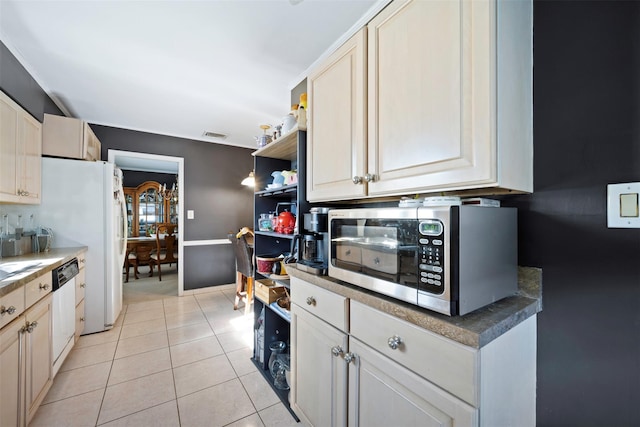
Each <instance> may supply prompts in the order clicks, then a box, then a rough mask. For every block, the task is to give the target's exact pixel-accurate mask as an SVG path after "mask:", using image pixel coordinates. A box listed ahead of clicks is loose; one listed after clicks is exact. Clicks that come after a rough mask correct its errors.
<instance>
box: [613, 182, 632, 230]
mask: <svg viewBox="0 0 640 427" xmlns="http://www.w3.org/2000/svg"><path fill="white" fill-rule="evenodd" d="M607 227H609V228H640V182H631V183H627V184H609V185H607Z"/></svg>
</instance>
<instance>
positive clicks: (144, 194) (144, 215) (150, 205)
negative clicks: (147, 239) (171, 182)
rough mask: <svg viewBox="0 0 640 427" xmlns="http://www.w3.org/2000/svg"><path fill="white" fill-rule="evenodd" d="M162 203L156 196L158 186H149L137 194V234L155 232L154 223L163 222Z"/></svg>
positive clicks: (143, 234) (147, 234)
mask: <svg viewBox="0 0 640 427" xmlns="http://www.w3.org/2000/svg"><path fill="white" fill-rule="evenodd" d="M163 218H164V204H163V203H162V201H161V200H159V198H158V187H157V186H151V187H150V188H147V189H144V190H143V191H141V192H140V193H139V195H138V234H139V235H140V236H149V235H151V234H153V233H155V225H156V224H158V223H161V222H163Z"/></svg>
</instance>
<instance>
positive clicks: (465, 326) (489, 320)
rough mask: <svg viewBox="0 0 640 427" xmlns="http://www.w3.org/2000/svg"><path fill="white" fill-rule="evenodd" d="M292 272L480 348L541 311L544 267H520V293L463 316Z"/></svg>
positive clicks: (348, 296) (420, 325) (293, 267)
mask: <svg viewBox="0 0 640 427" xmlns="http://www.w3.org/2000/svg"><path fill="white" fill-rule="evenodd" d="M287 271H288V272H289V275H291V276H293V277H296V278H299V279H302V280H305V281H306V282H309V283H312V284H314V285H317V286H319V287H321V288H324V289H327V290H329V291H332V292H335V293H336V294H339V295H342V296H344V297H346V298H349V299H352V300H354V301H358V302H360V303H363V304H365V305H368V306H370V307H372V308H375V309H377V310H380V311H382V312H385V313H388V314H390V315H392V316H395V317H397V318H399V319H402V320H404V321H406V322H409V323H411V324H414V325H416V326H418V327H420V328H423V329H426V330H428V331H431V332H433V333H436V334H438V335H441V336H444V337H446V338H449V339H451V340H453V341H456V342H459V343H460V344H464V345H467V346H470V347H474V348H481V347H484V346H485V345H487V344H489V343H490V342H491V341H493V340H495V339H496V338H498V337H499V336H501V335H503V334H504V333H506V332H507V331H509V330H510V329H512V328H514V327H515V326H517V325H518V324H520V323H522V322H523V321H525V320H526V319H528V318H529V317H531V316H534V315H535V314H537V313H539V312H540V311H542V270H541V269H539V268H535V267H518V293H517V294H516V295H513V296H510V297H507V298H504V299H502V300H500V301H497V302H495V303H493V304H490V305H488V306H486V307H483V308H481V309H478V310H475V311H473V312H471V313H469V314H467V315H464V316H453V317H451V316H445V315H443V314H439V313H436V312H433V311H430V310H427V309H423V308H421V307H418V306H415V305H411V304H408V303H405V302H403V301H399V300H396V299H393V298H390V297H387V296H385V295H381V294H378V293H376V292H372V291H369V290H368V289H364V288H360V287H358V286H354V285H351V284H349V283H347V282H343V281H341V280H337V279H334V278H331V277H328V276H316V275H313V274H310V273H307V272H304V271H301V270H298V269H297V268H295V265H291V266H287Z"/></svg>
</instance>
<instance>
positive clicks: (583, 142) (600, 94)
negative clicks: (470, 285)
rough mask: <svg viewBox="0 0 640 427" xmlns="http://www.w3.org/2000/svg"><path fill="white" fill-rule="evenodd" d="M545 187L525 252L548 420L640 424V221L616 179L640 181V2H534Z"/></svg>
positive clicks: (541, 412)
mask: <svg viewBox="0 0 640 427" xmlns="http://www.w3.org/2000/svg"><path fill="white" fill-rule="evenodd" d="M534 67H535V68H534V70H535V71H534V141H535V147H534V156H535V166H534V174H535V193H534V194H532V195H529V196H520V197H516V198H509V199H508V202H505V204H512V205H515V206H517V207H518V208H519V215H520V216H519V222H520V236H519V239H520V241H519V247H520V252H519V263H520V265H529V266H536V267H542V269H543V288H544V292H543V304H544V310H543V311H542V313H540V315H539V317H538V408H537V421H538V425H539V426H581V427H584V426H618V427H619V426H639V425H640V230H638V229H608V228H607V216H606V194H607V189H606V186H607V184H610V183H618V182H633V181H640V109H639V105H640V90H639V89H640V2H637V1H631V2H623V1H616V2H609V1H602V2H598V1H585V2H578V1H557V2H556V1H536V2H535V3H534Z"/></svg>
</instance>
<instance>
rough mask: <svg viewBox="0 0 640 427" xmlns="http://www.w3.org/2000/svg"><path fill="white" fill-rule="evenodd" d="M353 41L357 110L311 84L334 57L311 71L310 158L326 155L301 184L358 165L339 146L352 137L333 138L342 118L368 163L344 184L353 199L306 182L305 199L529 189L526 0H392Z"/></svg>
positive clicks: (338, 92)
mask: <svg viewBox="0 0 640 427" xmlns="http://www.w3.org/2000/svg"><path fill="white" fill-rule="evenodd" d="M354 39H358V40H359V43H360V45H361V46H366V52H367V54H366V60H367V66H366V73H363V79H365V80H366V82H367V90H366V93H364V94H363V95H362V97H361V98H360V99H359V100H360V102H366V105H367V108H366V115H362V116H358V115H356V114H351V115H348V114H345V110H344V109H341V108H340V106H342V105H345V98H347V96H346V95H345V93H346V91H345V90H343V89H341V88H340V87H338V86H337V85H333V86H332V87H331V90H330V91H328V90H326V89H324V88H323V86H321V85H318V84H317V81H316V79H317V77H318V76H319V75H320V76H322V73H321V71H322V70H324V69H328V68H329V67H330V66H331V64H330V63H329V62H331V61H334V62H335V61H336V58H334V57H331V58H329V59H328V60H327V61H325V62H323V64H321V65H320V66H319V67H318V71H317V72H314V73H312V74H311V75H310V77H309V96H310V98H311V100H310V103H311V105H310V112H309V113H310V120H309V132H310V135H311V137H310V141H311V143H312V144H313V146H312V150H310V153H311V156H313V155H315V154H316V152H320V153H324V154H325V157H324V158H323V157H319V158H318V159H316V158H313V157H312V158H311V159H310V160H309V162H310V163H311V164H313V165H314V166H315V169H312V170H311V172H310V176H311V178H310V179H309V182H310V183H318V179H316V176H317V175H316V170H319V171H321V173H322V174H324V176H327V177H334V178H335V177H336V176H342V175H343V168H342V165H344V164H348V163H349V161H351V162H352V163H353V164H357V163H358V161H357V160H355V159H354V158H353V156H352V157H351V158H349V157H346V156H347V155H348V154H349V153H348V152H347V151H346V149H344V147H347V146H352V145H353V143H352V140H349V139H346V136H352V135H354V133H353V132H352V133H348V132H340V131H336V129H338V130H339V129H341V127H340V126H344V125H343V124H342V122H345V121H347V120H349V119H351V120H352V123H350V126H351V129H360V127H361V126H366V129H367V132H366V137H365V138H364V141H365V142H364V143H363V146H364V147H365V150H366V158H367V161H366V166H365V168H364V169H361V170H353V171H354V173H353V176H352V177H351V178H353V181H352V182H351V183H350V185H351V186H352V187H357V188H358V190H359V191H360V193H359V194H357V192H356V191H355V190H352V191H351V193H347V191H346V190H341V191H335V192H331V191H326V192H321V191H318V188H316V187H314V186H310V187H309V191H308V197H309V200H310V201H327V200H343V199H348V198H358V197H380V196H391V195H402V194H414V193H431V192H441V191H459V190H476V189H477V190H478V191H476V193H477V192H480V193H485V194H490V193H503V192H506V191H510V190H511V191H517V192H531V191H533V131H532V129H533V128H532V108H533V101H532V6H531V2H530V1H528V0H517V1H515V0H514V1H496V0H486V1H468V0H465V1H453V0H452V1H415V0H414V1H412V0H409V1H406V0H395V1H393V2H392V3H390V4H389V5H388V6H387V7H386V8H385V9H383V10H382V11H381V12H380V13H379V14H378V15H377V16H376V17H374V18H373V19H372V20H371V21H370V22H369V23H368V25H367V27H366V37H363V35H362V34H360V33H359V34H358V35H356V36H355V37H354ZM364 39H366V40H364ZM348 43H353V40H352V41H350V42H348ZM345 46H346V45H345ZM343 48H344V46H343V47H342V48H341V49H343ZM336 53H337V52H336ZM334 56H335V55H334ZM353 62H356V61H352V63H353ZM344 74H345V75H346V72H345V73H344ZM364 76H366V78H365V77H364ZM356 80H357V79H356V78H355V77H352V81H356ZM354 93H355V92H354ZM314 98H320V99H322V102H321V103H317V102H315V99H314ZM352 104H355V102H353V103H352ZM336 106H338V107H336ZM314 109H315V110H314ZM337 116H340V117H337ZM327 117H330V118H331V121H330V123H327V121H326V119H327ZM360 117H362V122H357V120H358V119H359V118H360ZM329 125H331V128H329ZM339 125H340V126H339ZM321 147H325V148H321ZM328 147H331V149H329V148H328ZM336 147H342V150H337V149H336ZM323 150H325V151H330V152H331V154H332V157H331V159H332V160H330V161H328V160H327V159H326V156H327V155H328V154H326V153H325V152H324V151H323ZM352 152H353V150H352ZM345 157H346V158H345ZM336 169H338V174H335V173H334V171H335V170H336Z"/></svg>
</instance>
